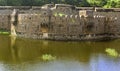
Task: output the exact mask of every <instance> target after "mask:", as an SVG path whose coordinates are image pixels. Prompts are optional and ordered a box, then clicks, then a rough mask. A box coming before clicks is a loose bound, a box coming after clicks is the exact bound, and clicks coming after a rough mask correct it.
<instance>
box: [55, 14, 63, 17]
mask: <svg viewBox="0 0 120 71" xmlns="http://www.w3.org/2000/svg"><path fill="white" fill-rule="evenodd" d="M54 16H60V17H62V16H65V14H63V13H55V14H54Z"/></svg>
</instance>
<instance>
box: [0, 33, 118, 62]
mask: <svg viewBox="0 0 120 71" xmlns="http://www.w3.org/2000/svg"><path fill="white" fill-rule="evenodd" d="M0 39H1V40H0V43H1V44H0V61H4V62H11V63H19V62H25V61H31V60H41V56H42V55H44V54H51V55H53V56H56V57H57V59H63V60H64V59H70V60H78V61H80V62H87V63H88V62H89V61H90V59H91V56H93V55H94V54H96V55H97V54H105V49H106V48H115V49H116V50H117V51H118V52H120V50H119V46H120V44H119V40H116V41H109V42H60V41H44V40H31V39H21V38H13V37H8V36H2V35H0ZM112 43H113V44H112ZM115 45H116V46H115Z"/></svg>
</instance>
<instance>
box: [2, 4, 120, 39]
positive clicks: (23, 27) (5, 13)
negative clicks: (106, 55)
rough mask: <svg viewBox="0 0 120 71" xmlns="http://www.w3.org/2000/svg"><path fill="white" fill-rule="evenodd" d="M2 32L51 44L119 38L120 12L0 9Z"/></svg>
mask: <svg viewBox="0 0 120 71" xmlns="http://www.w3.org/2000/svg"><path fill="white" fill-rule="evenodd" d="M0 30H4V31H9V32H10V33H11V35H15V36H19V37H24V38H34V39H50V40H94V39H95V40H102V39H107V38H110V39H113V38H119V36H120V9H119V8H115V9H103V8H97V7H96V8H92V7H74V6H72V5H66V4H55V5H53V4H47V5H44V6H42V7H39V6H4V7H3V6H2V7H0Z"/></svg>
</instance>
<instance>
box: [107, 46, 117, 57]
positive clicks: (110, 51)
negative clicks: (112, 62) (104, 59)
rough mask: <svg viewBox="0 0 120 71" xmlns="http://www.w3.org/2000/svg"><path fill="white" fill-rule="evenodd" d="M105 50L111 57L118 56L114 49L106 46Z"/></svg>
mask: <svg viewBox="0 0 120 71" xmlns="http://www.w3.org/2000/svg"><path fill="white" fill-rule="evenodd" d="M105 51H106V52H107V54H108V55H110V56H113V57H118V56H119V54H118V52H117V51H116V50H115V49H111V48H107V49H106V50H105Z"/></svg>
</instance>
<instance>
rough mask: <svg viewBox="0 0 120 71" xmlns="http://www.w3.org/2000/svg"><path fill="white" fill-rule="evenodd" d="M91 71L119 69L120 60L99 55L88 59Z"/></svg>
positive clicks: (113, 70) (119, 70)
mask: <svg viewBox="0 0 120 71" xmlns="http://www.w3.org/2000/svg"><path fill="white" fill-rule="evenodd" d="M90 64H91V65H90V66H91V68H92V71H120V60H119V59H117V58H112V57H106V56H104V55H99V56H98V57H92V58H91V61H90Z"/></svg>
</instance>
